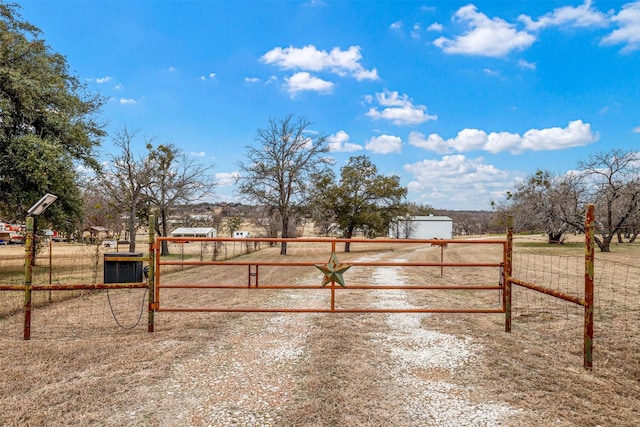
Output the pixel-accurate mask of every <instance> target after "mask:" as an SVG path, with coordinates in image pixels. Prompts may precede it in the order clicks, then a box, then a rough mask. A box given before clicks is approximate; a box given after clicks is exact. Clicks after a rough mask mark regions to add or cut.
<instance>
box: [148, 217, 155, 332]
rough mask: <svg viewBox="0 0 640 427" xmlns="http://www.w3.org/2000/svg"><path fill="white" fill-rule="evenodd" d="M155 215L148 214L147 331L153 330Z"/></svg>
mask: <svg viewBox="0 0 640 427" xmlns="http://www.w3.org/2000/svg"><path fill="white" fill-rule="evenodd" d="M155 243H156V217H155V216H154V215H150V216H149V265H148V269H149V270H148V275H147V286H148V288H147V295H148V297H147V298H148V300H149V308H148V309H147V313H148V320H147V331H148V332H153V330H154V321H155V309H156V307H155V296H156V289H155V283H156V244H155Z"/></svg>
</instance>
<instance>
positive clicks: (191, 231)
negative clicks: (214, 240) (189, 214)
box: [171, 227, 218, 237]
mask: <svg viewBox="0 0 640 427" xmlns="http://www.w3.org/2000/svg"><path fill="white" fill-rule="evenodd" d="M217 235H218V233H217V232H216V229H215V228H213V227H180V228H176V229H175V230H173V231H172V232H171V237H217Z"/></svg>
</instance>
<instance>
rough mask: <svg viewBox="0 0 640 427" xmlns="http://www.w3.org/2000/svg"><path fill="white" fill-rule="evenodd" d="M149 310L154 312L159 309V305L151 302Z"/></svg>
mask: <svg viewBox="0 0 640 427" xmlns="http://www.w3.org/2000/svg"><path fill="white" fill-rule="evenodd" d="M149 308H150V309H151V310H153V311H156V310H157V309H159V308H160V304H158V303H157V302H152V303H151V304H149Z"/></svg>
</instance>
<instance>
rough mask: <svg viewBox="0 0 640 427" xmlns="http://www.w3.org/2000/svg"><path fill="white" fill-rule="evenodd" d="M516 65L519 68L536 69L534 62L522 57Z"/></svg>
mask: <svg viewBox="0 0 640 427" xmlns="http://www.w3.org/2000/svg"><path fill="white" fill-rule="evenodd" d="M518 66H519V67H520V68H527V69H529V70H535V69H536V63H535V62H527V61H525V60H524V59H521V60H519V61H518Z"/></svg>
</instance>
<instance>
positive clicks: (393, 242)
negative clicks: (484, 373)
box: [153, 237, 507, 313]
mask: <svg viewBox="0 0 640 427" xmlns="http://www.w3.org/2000/svg"><path fill="white" fill-rule="evenodd" d="M156 240H157V242H156V244H155V246H154V252H155V253H154V258H155V294H154V300H155V303H154V305H153V309H154V311H157V312H162V311H166V312H250V313H259V312H291V313H504V312H505V307H504V299H503V301H502V304H501V306H500V307H496V308H489V309H486V308H468V309H454V308H428V307H424V308H340V307H338V306H337V305H336V291H342V290H345V289H348V290H378V291H381V290H465V291H489V290H493V291H503V289H504V286H503V285H502V283H505V282H506V280H505V279H506V277H507V276H506V269H505V268H504V266H505V259H506V255H505V253H506V252H505V250H504V248H505V245H506V243H505V241H502V240H434V239H431V240H413V239H411V240H409V239H373V240H372V239H328V238H324V239H322V238H298V239H281V238H243V239H234V238H193V239H189V242H206V243H213V244H214V245H215V244H218V243H228V242H235V243H237V242H238V241H240V242H241V243H243V244H249V243H254V244H255V243H269V244H284V243H286V244H287V248H289V251H291V248H292V246H293V245H295V244H316V245H326V246H327V249H328V250H326V251H325V252H324V254H325V255H324V256H323V258H319V259H316V260H314V261H304V262H300V261H288V259H290V258H292V257H291V256H289V255H287V256H282V257H281V258H282V260H281V261H264V260H258V259H251V260H248V259H231V260H223V261H184V260H161V259H160V256H159V254H160V249H161V247H162V242H178V243H182V242H184V241H185V239H184V238H172V237H158V238H157V239H156ZM344 243H349V244H350V245H351V246H352V247H353V246H354V244H364V245H368V246H372V245H374V246H382V247H388V246H402V245H407V244H411V245H432V246H443V245H449V244H452V245H455V244H465V245H489V246H491V245H493V246H496V245H497V246H501V247H502V248H503V250H502V253H503V255H502V259H501V260H500V261H497V262H487V263H478V262H467V263H444V262H371V261H357V260H354V261H349V262H348V263H347V264H345V265H346V266H347V267H346V268H352V267H354V268H357V267H402V268H410V267H414V268H415V267H439V268H453V267H460V268H496V269H500V270H501V271H502V273H501V274H502V275H503V277H502V278H501V280H500V283H501V284H499V285H464V286H459V285H428V284H427V285H398V284H386V285H377V284H376V285H370V284H369V285H367V284H348V285H344V286H340V285H338V284H337V282H338V281H337V280H335V279H331V280H329V281H328V283H327V285H328V286H326V287H324V286H323V285H319V284H318V285H315V286H314V285H295V284H268V285H264V284H261V283H260V275H259V272H260V268H261V267H278V268H292V267H308V268H309V269H311V270H312V271H313V270H315V268H316V267H317V268H321V266H323V264H327V261H326V258H327V256H329V258H330V260H331V259H336V260H337V255H336V245H337V244H344ZM329 248H330V250H329ZM345 255H346V254H345ZM164 266H183V267H184V266H192V267H204V266H216V267H222V266H224V267H246V269H247V281H246V284H244V285H243V284H241V283H234V284H213V283H206V284H175V283H173V284H172V283H164V282H163V281H162V273H161V271H162V268H163V267H164ZM317 277H318V282H320V279H321V278H322V275H321V274H319V275H318V276H317ZM322 288H325V289H327V291H328V292H330V303H329V306H328V307H327V308H286V307H283V308H260V307H236V308H232V307H206V306H201V307H189V308H186V307H170V306H166V305H164V304H163V302H162V298H161V290H163V289H192V290H204V289H245V290H246V289H261V290H266V289H278V290H318V289H322Z"/></svg>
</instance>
